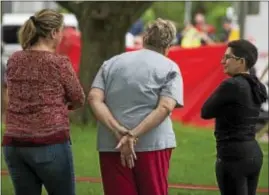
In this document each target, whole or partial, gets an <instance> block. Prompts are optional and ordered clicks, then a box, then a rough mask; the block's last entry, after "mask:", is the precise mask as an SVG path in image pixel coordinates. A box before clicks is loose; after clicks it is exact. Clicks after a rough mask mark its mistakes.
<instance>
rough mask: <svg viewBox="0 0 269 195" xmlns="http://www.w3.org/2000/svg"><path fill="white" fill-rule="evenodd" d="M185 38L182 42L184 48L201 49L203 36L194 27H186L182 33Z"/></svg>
mask: <svg viewBox="0 0 269 195" xmlns="http://www.w3.org/2000/svg"><path fill="white" fill-rule="evenodd" d="M182 34H183V38H182V41H181V47H182V48H195V47H200V46H201V45H202V44H201V41H202V39H201V36H200V32H199V31H198V30H197V29H196V28H195V27H194V26H192V25H189V26H187V27H186V29H185V30H184V31H183V32H182Z"/></svg>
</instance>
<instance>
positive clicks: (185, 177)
mask: <svg viewBox="0 0 269 195" xmlns="http://www.w3.org/2000/svg"><path fill="white" fill-rule="evenodd" d="M175 132H176V135H177V142H178V147H177V148H176V149H175V150H174V151H173V155H172V160H171V168H170V175H169V183H187V184H205V185H216V179H215V174H214V162H215V155H216V151H215V142H214V137H213V132H212V131H210V130H206V129H195V128H193V127H187V126H182V125H180V124H175ZM72 142H73V153H74V161H75V171H76V176H91V177H100V171H99V162H98V153H97V152H96V131H95V130H94V129H92V128H90V127H89V128H84V129H81V128H78V127H73V128H72ZM261 146H262V149H263V152H264V165H263V168H262V172H261V176H260V182H259V187H263V188H268V145H267V144H261ZM2 159H3V158H2ZM2 169H6V166H5V163H4V161H3V160H2ZM76 188H77V194H78V195H103V194H102V186H101V184H94V183H77V186H76ZM1 192H2V194H5V195H12V194H13V189H12V185H11V181H10V178H9V177H6V176H4V177H2V188H1ZM44 194H46V193H44ZM217 194H219V192H211V191H194V190H177V189H170V190H169V195H217Z"/></svg>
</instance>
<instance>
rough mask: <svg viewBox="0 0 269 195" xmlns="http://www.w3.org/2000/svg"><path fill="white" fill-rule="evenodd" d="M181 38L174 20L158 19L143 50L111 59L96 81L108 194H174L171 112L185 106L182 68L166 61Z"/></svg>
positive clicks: (93, 95)
mask: <svg viewBox="0 0 269 195" xmlns="http://www.w3.org/2000/svg"><path fill="white" fill-rule="evenodd" d="M175 36H176V28H175V26H174V24H173V23H172V22H170V21H167V20H162V19H157V20H156V21H155V22H154V23H153V24H152V25H150V26H149V27H148V28H147V29H146V32H145V34H144V36H143V45H144V48H143V49H141V50H138V51H133V52H127V53H123V54H121V55H117V56H115V57H113V58H111V59H109V60H108V61H105V62H104V64H103V65H102V66H101V68H100V69H99V72H98V73H97V75H96V77H95V79H94V82H93V84H92V89H91V90H90V93H89V97H88V100H89V103H90V105H91V107H92V110H93V111H94V113H95V115H96V117H97V119H98V120H99V126H98V138H97V140H98V151H99V157H100V168H101V174H102V179H103V187H104V194H105V195H127V194H128V195H138V194H139V195H167V194H168V181H167V180H168V170H169V161H170V158H171V154H172V149H173V148H175V147H176V138H175V134H174V131H173V125H172V122H171V119H170V114H171V112H172V110H173V109H174V108H175V107H176V106H177V107H180V106H183V82H182V76H181V73H180V70H179V68H178V66H177V64H176V63H175V62H173V61H171V60H170V59H168V58H167V57H166V56H167V54H168V50H169V48H170V46H171V44H172V42H173V41H174V39H175ZM137 140H138V141H137ZM136 141H137V143H136ZM135 143H136V145H135ZM134 145H135V146H134ZM116 146H117V147H116ZM115 147H116V148H115ZM136 157H137V158H136Z"/></svg>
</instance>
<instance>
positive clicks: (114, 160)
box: [99, 149, 172, 195]
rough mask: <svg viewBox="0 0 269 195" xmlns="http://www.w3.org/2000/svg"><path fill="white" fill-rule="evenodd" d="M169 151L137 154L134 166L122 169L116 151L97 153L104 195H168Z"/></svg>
mask: <svg viewBox="0 0 269 195" xmlns="http://www.w3.org/2000/svg"><path fill="white" fill-rule="evenodd" d="M171 153H172V149H166V150H160V151H153V152H137V153H136V155H137V160H136V161H135V167H134V168H133V169H129V168H127V167H123V166H122V165H121V161H120V153H119V152H100V153H99V157H100V167H101V174H102V180H103V188H104V195H168V181H167V180H168V170H169V161H170V157H171Z"/></svg>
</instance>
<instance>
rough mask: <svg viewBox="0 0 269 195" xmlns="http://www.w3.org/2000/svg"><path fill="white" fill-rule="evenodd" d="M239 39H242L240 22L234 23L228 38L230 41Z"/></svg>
mask: <svg viewBox="0 0 269 195" xmlns="http://www.w3.org/2000/svg"><path fill="white" fill-rule="evenodd" d="M239 39H240V29H239V26H238V24H236V23H234V24H233V25H232V29H231V32H230V35H229V38H228V40H229V42H230V41H235V40H239Z"/></svg>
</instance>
